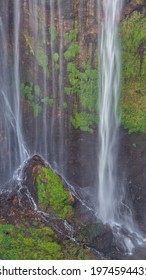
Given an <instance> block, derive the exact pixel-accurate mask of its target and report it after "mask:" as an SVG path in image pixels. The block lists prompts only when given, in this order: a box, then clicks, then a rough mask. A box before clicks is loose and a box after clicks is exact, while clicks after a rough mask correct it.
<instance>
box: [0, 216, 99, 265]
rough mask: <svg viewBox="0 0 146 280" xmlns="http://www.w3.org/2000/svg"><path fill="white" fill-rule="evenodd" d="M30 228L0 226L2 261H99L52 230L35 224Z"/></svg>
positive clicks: (0, 253) (87, 250)
mask: <svg viewBox="0 0 146 280" xmlns="http://www.w3.org/2000/svg"><path fill="white" fill-rule="evenodd" d="M33 223H34V225H32V226H31V227H30V228H24V227H23V226H22V227H15V226H13V225H7V224H6V225H2V224H0V260H61V259H62V260H68V259H70V260H72V259H79V260H80V259H83V260H90V259H97V257H96V256H95V255H94V254H93V253H92V252H91V251H90V250H89V249H86V248H85V249H84V248H83V246H80V245H78V244H76V243H74V242H71V241H69V240H68V241H61V240H60V238H59V237H58V236H57V235H56V233H55V232H54V231H53V230H52V229H51V228H50V227H46V226H43V225H38V224H36V222H35V221H34V222H33Z"/></svg>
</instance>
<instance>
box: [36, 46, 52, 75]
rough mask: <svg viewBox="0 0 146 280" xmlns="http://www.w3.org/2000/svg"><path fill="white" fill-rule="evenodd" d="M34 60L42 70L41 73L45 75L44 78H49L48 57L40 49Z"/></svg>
mask: <svg viewBox="0 0 146 280" xmlns="http://www.w3.org/2000/svg"><path fill="white" fill-rule="evenodd" d="M36 58H37V62H38V65H39V66H40V67H41V68H42V69H43V72H44V74H45V75H46V77H47V78H49V76H50V72H49V69H48V56H47V54H46V53H45V51H44V49H43V48H42V47H40V48H39V49H38V51H37V56H36Z"/></svg>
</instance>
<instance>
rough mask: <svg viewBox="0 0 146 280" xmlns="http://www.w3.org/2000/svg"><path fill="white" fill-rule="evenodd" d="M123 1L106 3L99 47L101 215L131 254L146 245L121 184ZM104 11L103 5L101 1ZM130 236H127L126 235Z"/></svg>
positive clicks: (109, 0)
mask: <svg viewBox="0 0 146 280" xmlns="http://www.w3.org/2000/svg"><path fill="white" fill-rule="evenodd" d="M122 4H123V1H121V0H113V1H111V0H107V1H103V12H104V20H103V23H102V27H101V40H100V46H99V57H100V89H99V144H100V151H99V162H98V163H99V165H98V206H97V215H98V217H99V218H100V219H101V220H102V221H103V223H109V224H110V225H111V226H112V228H113V232H114V233H115V236H116V238H117V239H118V240H119V239H120V243H121V245H122V246H123V247H124V248H125V249H126V250H127V251H128V252H129V253H131V252H132V250H133V248H134V246H135V245H136V244H141V242H143V241H144V239H143V238H142V235H141V233H140V232H139V230H138V227H137V225H136V224H135V223H134V221H133V217H132V211H131V209H130V208H129V207H128V206H127V205H126V204H125V203H124V201H125V190H124V186H123V182H119V181H120V180H121V178H120V179H119V177H118V176H119V170H118V142H119V139H118V130H119V112H118V104H119V97H120V51H119V49H120V48H119V42H118V23H119V20H120V14H121V10H122ZM99 8H100V9H101V1H99ZM124 231H125V232H126V234H125V233H124Z"/></svg>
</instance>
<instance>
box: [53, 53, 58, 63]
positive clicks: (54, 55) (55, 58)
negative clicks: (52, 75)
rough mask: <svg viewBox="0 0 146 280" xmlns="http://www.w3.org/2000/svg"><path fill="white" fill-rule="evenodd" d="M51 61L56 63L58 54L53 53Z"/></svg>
mask: <svg viewBox="0 0 146 280" xmlns="http://www.w3.org/2000/svg"><path fill="white" fill-rule="evenodd" d="M53 59H54V61H55V62H57V61H58V60H59V54H58V53H54V54H53Z"/></svg>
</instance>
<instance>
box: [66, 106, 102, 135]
mask: <svg viewBox="0 0 146 280" xmlns="http://www.w3.org/2000/svg"><path fill="white" fill-rule="evenodd" d="M70 121H71V123H72V124H73V126H74V127H75V128H80V130H82V131H87V132H91V133H92V132H93V131H94V130H93V128H92V126H93V123H97V119H96V116H95V115H92V114H89V113H86V112H77V111H74V117H71V118H70Z"/></svg>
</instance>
